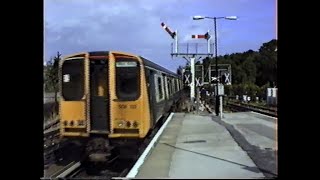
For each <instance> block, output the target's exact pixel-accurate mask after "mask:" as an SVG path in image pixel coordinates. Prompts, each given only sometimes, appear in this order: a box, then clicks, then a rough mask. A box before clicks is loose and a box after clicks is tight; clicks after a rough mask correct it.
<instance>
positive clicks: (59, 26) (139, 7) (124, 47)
mask: <svg viewBox="0 0 320 180" xmlns="http://www.w3.org/2000/svg"><path fill="white" fill-rule="evenodd" d="M276 3H277V2H276V0H45V1H44V22H45V27H44V38H45V41H44V43H45V44H44V55H45V60H49V59H50V57H53V56H54V55H56V53H57V51H59V52H60V53H61V54H62V56H65V55H68V54H72V53H78V52H82V51H98V50H116V51H125V52H130V53H134V54H137V55H141V56H143V57H145V58H147V59H150V60H151V61H153V62H155V63H157V64H160V65H161V66H163V67H165V68H168V69H169V70H171V71H176V68H177V67H178V66H179V65H184V64H185V63H186V61H185V60H184V59H183V58H174V59H172V58H171V56H170V53H171V45H170V44H171V42H172V39H171V37H170V36H169V35H168V33H167V32H166V31H164V29H163V28H162V27H161V25H160V24H161V22H164V23H166V24H167V25H168V26H169V28H170V29H172V30H178V37H179V41H180V42H181V43H186V42H189V43H195V42H199V43H206V40H194V39H191V35H192V34H204V33H206V32H207V31H208V30H210V31H211V34H212V35H214V34H213V32H214V26H213V24H214V23H213V20H210V19H205V20H199V21H194V20H192V16H194V15H204V16H211V17H214V16H217V17H218V16H238V20H236V21H231V20H224V19H219V20H218V21H217V34H218V36H217V37H218V54H219V55H224V54H231V53H235V52H244V51H247V50H249V49H252V50H255V51H257V50H258V49H259V47H260V46H261V45H262V43H265V42H268V41H270V40H272V39H275V38H276V32H277V29H276V24H277V21H276V20H277V14H276V13H277V12H276ZM212 42H213V38H212Z"/></svg>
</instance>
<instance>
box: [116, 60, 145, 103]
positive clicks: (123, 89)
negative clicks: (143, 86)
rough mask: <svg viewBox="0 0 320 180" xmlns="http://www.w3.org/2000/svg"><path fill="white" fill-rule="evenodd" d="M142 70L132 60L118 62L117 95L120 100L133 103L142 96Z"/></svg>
mask: <svg viewBox="0 0 320 180" xmlns="http://www.w3.org/2000/svg"><path fill="white" fill-rule="evenodd" d="M139 74H140V68H139V63H138V61H136V60H134V59H131V58H117V60H116V93H117V97H118V99H119V100H123V101H133V100H136V99H138V98H139V96H140V88H139V87H140V78H139V77H140V76H139Z"/></svg>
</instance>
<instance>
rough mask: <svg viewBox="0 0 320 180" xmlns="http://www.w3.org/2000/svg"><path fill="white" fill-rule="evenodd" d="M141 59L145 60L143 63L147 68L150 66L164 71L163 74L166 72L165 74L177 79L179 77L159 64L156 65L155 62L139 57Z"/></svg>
mask: <svg viewBox="0 0 320 180" xmlns="http://www.w3.org/2000/svg"><path fill="white" fill-rule="evenodd" d="M139 57H140V58H141V59H142V60H143V63H144V65H145V66H149V67H151V68H154V69H157V70H160V71H163V72H165V73H167V74H169V75H171V76H175V77H176V76H178V75H177V74H176V73H174V72H172V71H169V70H168V69H166V68H164V67H162V66H160V65H158V64H156V63H154V62H152V61H150V60H148V59H146V58H144V57H142V56H139Z"/></svg>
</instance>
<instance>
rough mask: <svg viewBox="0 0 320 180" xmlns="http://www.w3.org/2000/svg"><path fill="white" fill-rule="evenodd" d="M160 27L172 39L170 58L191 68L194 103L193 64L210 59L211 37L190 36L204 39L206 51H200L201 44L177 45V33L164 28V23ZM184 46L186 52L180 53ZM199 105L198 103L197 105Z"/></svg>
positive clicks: (191, 88) (205, 35) (206, 35)
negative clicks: (193, 49)
mask: <svg viewBox="0 0 320 180" xmlns="http://www.w3.org/2000/svg"><path fill="white" fill-rule="evenodd" d="M161 26H162V27H163V28H164V29H165V30H166V31H167V33H169V35H170V36H171V37H172V39H174V43H171V47H172V51H171V56H172V57H182V58H184V59H186V60H187V61H188V62H189V63H190V66H191V82H190V99H191V102H192V103H194V98H195V86H196V84H195V63H196V59H197V61H198V60H200V59H201V58H202V57H212V56H213V53H211V48H210V47H211V45H212V44H210V39H211V36H210V35H209V31H208V32H207V33H206V34H203V35H192V36H191V37H192V38H193V39H206V40H207V44H206V46H207V47H206V51H200V49H198V48H201V44H200V43H193V44H191V43H186V44H179V43H178V31H175V32H172V31H171V30H170V29H169V28H168V26H166V24H165V23H163V22H162V23H161ZM183 46H186V47H187V50H186V51H181V47H183ZM192 48H195V51H192ZM197 104H199V103H197Z"/></svg>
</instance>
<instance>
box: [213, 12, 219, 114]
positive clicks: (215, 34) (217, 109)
mask: <svg viewBox="0 0 320 180" xmlns="http://www.w3.org/2000/svg"><path fill="white" fill-rule="evenodd" d="M214 37H215V38H214V39H215V40H214V41H215V43H214V44H215V59H216V78H217V81H216V92H217V93H215V96H216V104H215V105H216V115H217V116H219V96H218V94H219V93H218V49H217V18H216V17H214Z"/></svg>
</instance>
